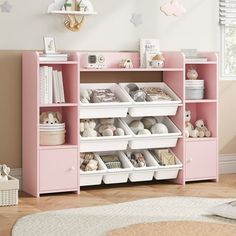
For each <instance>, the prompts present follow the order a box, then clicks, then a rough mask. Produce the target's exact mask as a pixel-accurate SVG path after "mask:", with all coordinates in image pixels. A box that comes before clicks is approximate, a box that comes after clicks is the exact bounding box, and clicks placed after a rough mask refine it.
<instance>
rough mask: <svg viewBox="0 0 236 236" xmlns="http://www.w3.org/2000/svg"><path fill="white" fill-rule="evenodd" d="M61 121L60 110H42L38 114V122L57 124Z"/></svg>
mask: <svg viewBox="0 0 236 236" xmlns="http://www.w3.org/2000/svg"><path fill="white" fill-rule="evenodd" d="M61 122H62V115H61V113H60V112H42V113H41V115H40V124H51V125H52V124H58V123H61Z"/></svg>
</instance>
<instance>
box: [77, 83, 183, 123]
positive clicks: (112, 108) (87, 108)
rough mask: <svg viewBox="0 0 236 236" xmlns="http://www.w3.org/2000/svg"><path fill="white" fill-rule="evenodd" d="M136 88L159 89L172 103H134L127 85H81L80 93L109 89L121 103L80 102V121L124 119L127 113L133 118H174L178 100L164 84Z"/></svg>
mask: <svg viewBox="0 0 236 236" xmlns="http://www.w3.org/2000/svg"><path fill="white" fill-rule="evenodd" d="M134 84H136V85H137V86H138V87H140V88H144V87H159V88H161V89H163V90H164V91H165V92H166V93H168V94H169V95H170V96H171V97H172V98H173V100H172V101H150V102H135V101H134V100H133V99H132V98H131V97H130V95H129V93H128V92H127V85H128V83H120V84H119V85H118V84H115V83H95V84H92V83H91V84H81V85H80V89H81V91H82V90H84V89H111V91H112V92H114V93H115V94H116V96H117V97H118V99H119V100H120V101H121V102H111V103H82V102H80V117H81V119H86V118H87V119H89V118H108V117H126V115H127V113H129V114H130V115H131V116H133V117H138V116H174V115H175V114H176V112H177V109H178V106H179V105H180V104H181V100H180V98H179V97H178V96H177V95H176V94H175V93H174V91H173V90H171V89H170V88H169V87H168V86H167V85H166V84H165V83H163V82H159V83H136V82H134Z"/></svg>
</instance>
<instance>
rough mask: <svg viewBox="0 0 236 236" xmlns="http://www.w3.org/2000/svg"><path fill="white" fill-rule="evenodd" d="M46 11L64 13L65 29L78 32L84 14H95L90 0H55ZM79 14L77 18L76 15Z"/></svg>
mask: <svg viewBox="0 0 236 236" xmlns="http://www.w3.org/2000/svg"><path fill="white" fill-rule="evenodd" d="M48 13H55V14H63V15H66V17H65V21H64V25H65V27H66V28H67V29H69V30H71V31H73V32H78V31H79V30H80V28H81V26H82V23H83V21H84V17H85V15H87V16H89V15H95V14H96V12H94V8H93V5H92V3H91V1H90V0H78V1H77V0H66V1H65V0H64V1H61V0H55V1H54V3H52V4H50V5H49V7H48ZM77 15H78V16H81V19H80V20H78V19H77V17H76V16H77Z"/></svg>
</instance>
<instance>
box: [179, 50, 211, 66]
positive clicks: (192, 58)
mask: <svg viewBox="0 0 236 236" xmlns="http://www.w3.org/2000/svg"><path fill="white" fill-rule="evenodd" d="M181 52H182V53H184V55H185V61H186V62H189V63H190V62H193V63H194V62H207V57H202V56H200V55H199V54H198V52H197V49H182V50H181Z"/></svg>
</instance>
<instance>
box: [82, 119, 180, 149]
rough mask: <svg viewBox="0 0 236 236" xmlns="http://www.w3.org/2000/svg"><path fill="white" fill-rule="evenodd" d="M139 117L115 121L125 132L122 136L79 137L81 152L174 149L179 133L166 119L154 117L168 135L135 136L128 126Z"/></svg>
mask: <svg viewBox="0 0 236 236" xmlns="http://www.w3.org/2000/svg"><path fill="white" fill-rule="evenodd" d="M135 119H138V120H140V119H142V118H141V117H135V118H134V117H130V116H128V117H127V118H123V119H122V120H121V119H117V126H118V127H120V128H122V129H123V130H124V131H125V135H124V136H106V137H80V151H81V152H102V151H118V150H126V149H127V146H128V145H129V147H130V148H131V149H149V148H167V147H175V146H176V143H177V140H178V138H179V137H181V131H180V130H179V129H178V128H177V127H176V126H175V124H174V123H173V122H172V121H171V120H170V119H169V118H168V117H156V119H157V120H158V121H159V122H163V123H164V124H165V125H166V126H167V128H168V131H169V133H168V134H151V135H135V134H134V133H133V132H132V130H131V129H130V128H129V126H128V124H129V123H130V122H131V121H132V120H135Z"/></svg>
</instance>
